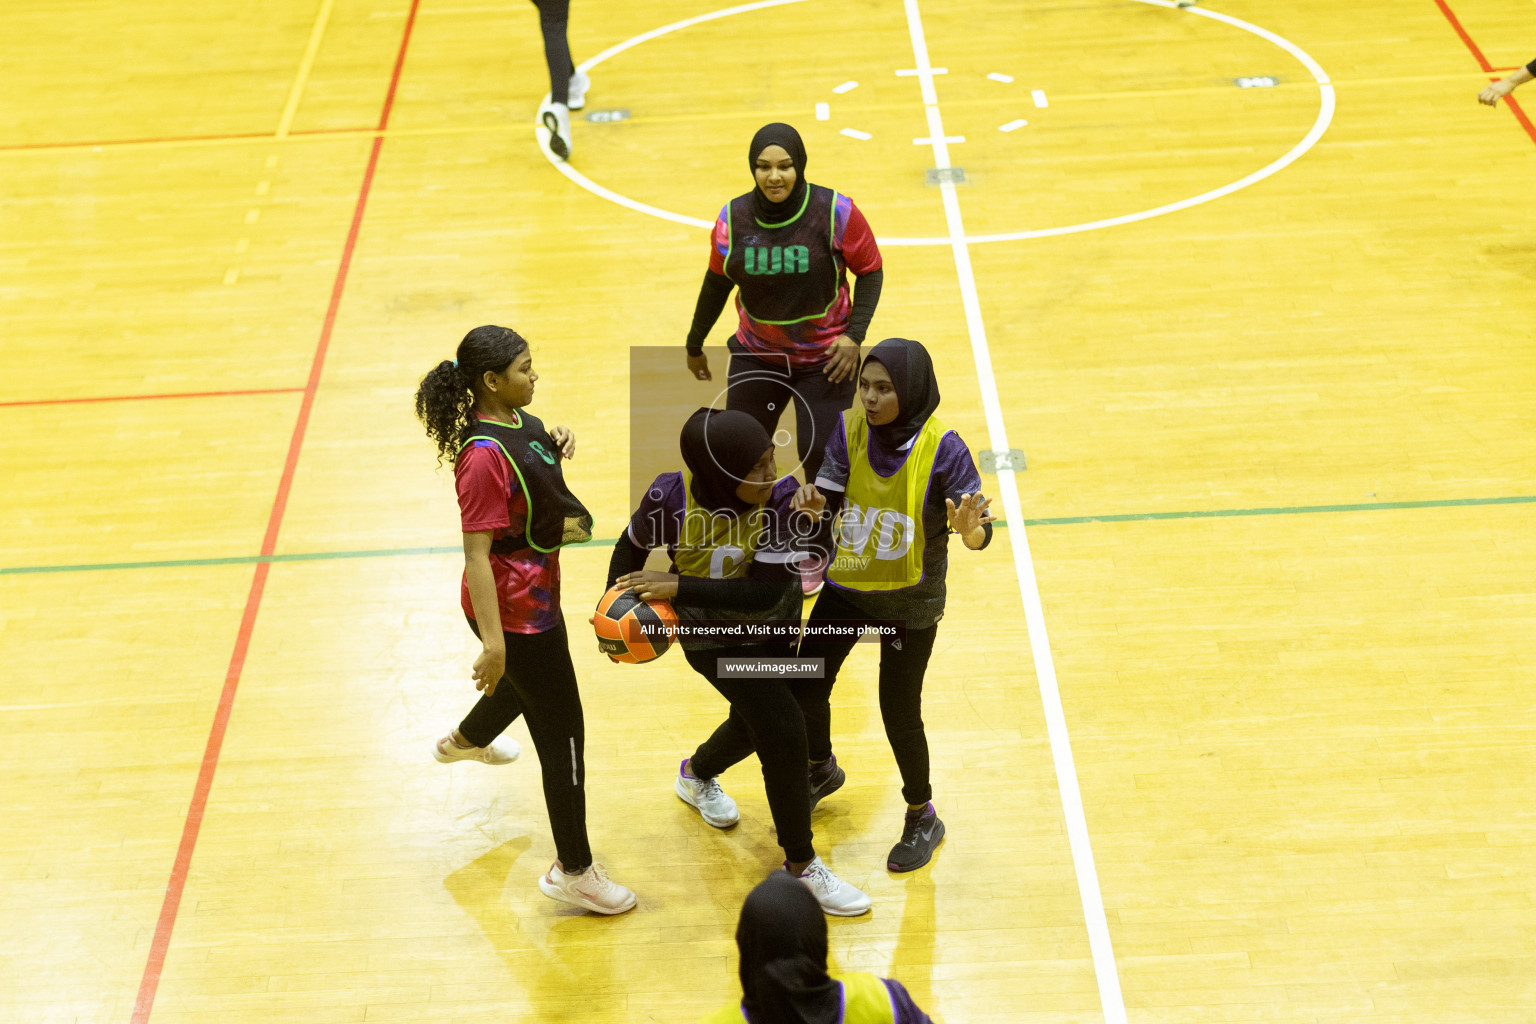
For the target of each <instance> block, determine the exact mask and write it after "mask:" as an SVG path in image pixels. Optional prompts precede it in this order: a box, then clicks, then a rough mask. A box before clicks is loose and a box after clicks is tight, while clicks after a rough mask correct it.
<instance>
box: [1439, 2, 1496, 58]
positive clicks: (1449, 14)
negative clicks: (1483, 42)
mask: <svg viewBox="0 0 1536 1024" xmlns="http://www.w3.org/2000/svg"><path fill="white" fill-rule="evenodd" d="M1435 6H1437V7H1439V8H1440V13H1441V14H1443V15H1445V20H1446V21H1449V22H1450V23H1451V28H1453V29H1455V30H1456V34H1457V35H1459V36H1461V41H1462V42H1464V43H1466V44H1467V49H1469V50H1471V51H1472V56H1473V57H1476V58H1477V65H1478V67H1480V68H1482V69H1483V70H1484V71H1486V72H1490V73H1491V72H1492V71H1493V65H1492V64H1489V63H1488V58H1487V57H1484V56H1483V51H1482V50H1479V49H1478V48H1477V44H1476V43H1474V42H1473V41H1472V37H1471V36H1469V35H1467V30H1466V29H1464V28H1462V27H1461V19H1459V18H1457V17H1456V12H1455V11H1452V10H1451V8H1450V5H1449V4H1447V3H1446V2H1445V0H1435Z"/></svg>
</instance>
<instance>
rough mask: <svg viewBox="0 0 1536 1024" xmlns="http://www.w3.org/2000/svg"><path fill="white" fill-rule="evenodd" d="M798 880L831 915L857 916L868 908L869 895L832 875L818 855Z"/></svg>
mask: <svg viewBox="0 0 1536 1024" xmlns="http://www.w3.org/2000/svg"><path fill="white" fill-rule="evenodd" d="M788 866H789V865H788V864H786V865H785V867H788ZM800 881H802V882H804V883H805V887H806V888H807V889H809V890H811V895H812V896H815V897H816V902H817V903H820V904H821V909H822V910H824V911H825V912H826V913H828V914H831V915H832V916H833V917H858V916H859V915H860V914H863V913H866V912H868V910H869V897H868V896H867V895H865V894H864V893H863V892H861V891H860V890H858V889H855V888H854V887H853V886H851V885H849V884H848V883H847V882H845V881H843V880H842V879H841V878H838V877H837V876H836V875H834V874H833V873H832V869H831V868H829V867H827V866H826V865H825V864H823V863H822V862H821V858H820V857H817V858H816V859H815V860H813V861H811V862H810V864H808V865H806V868H805V870H804V871H803V872H801V874H800Z"/></svg>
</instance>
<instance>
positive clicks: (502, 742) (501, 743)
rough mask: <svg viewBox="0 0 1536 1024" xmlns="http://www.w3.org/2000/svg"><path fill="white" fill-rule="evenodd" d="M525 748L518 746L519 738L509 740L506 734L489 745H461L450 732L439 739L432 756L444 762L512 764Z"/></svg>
mask: <svg viewBox="0 0 1536 1024" xmlns="http://www.w3.org/2000/svg"><path fill="white" fill-rule="evenodd" d="M522 752H523V748H522V747H520V746H518V744H517V740H509V739H507V738H506V737H505V736H503V737H502V738H501V739H499V740H497V741H496V742H494V743H492V744H491V745H490V746H488V747H461V746H459V745H458V744H457V743H455V742H454V741H453V733H449V734H448V735H447V736H444V737H443V738H442V739H440V740H438V741H437V746H436V747H435V748H434V749H433V751H432V756H433V757H435V758H437V759H438V760H439V761H441V762H443V764H448V763H449V762H451V761H480V762H482V763H484V764H511V763H512V762H513V761H516V760H517V758H518V755H520V754H521V753H522Z"/></svg>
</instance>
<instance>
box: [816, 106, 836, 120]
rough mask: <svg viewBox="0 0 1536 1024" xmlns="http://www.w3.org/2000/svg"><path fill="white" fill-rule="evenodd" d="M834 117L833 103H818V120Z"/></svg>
mask: <svg viewBox="0 0 1536 1024" xmlns="http://www.w3.org/2000/svg"><path fill="white" fill-rule="evenodd" d="M831 119H832V105H831V104H830V103H818V104H816V120H818V121H829V120H831Z"/></svg>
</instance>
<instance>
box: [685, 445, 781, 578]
mask: <svg viewBox="0 0 1536 1024" xmlns="http://www.w3.org/2000/svg"><path fill="white" fill-rule="evenodd" d="M683 494H684V495H685V496H686V497H687V504H686V505H685V506H684V507H683V533H682V536H681V537H680V538H678V542H677V553H676V555H675V556H674V557H673V561H675V562H676V563H677V571H678V572H679V573H680V574H681V575H683V576H697V577H701V578H703V579H710V580H738V579H741V578H742V577H743V576H745V575H746V574H747V571H748V570H749V569H751V568H752V558H753V556H754V555H755V554H756V552H757V546H758V545H759V544H760V543H762V539H763V520H764V519H765V518H766V517H765V516H764V515H763V506H762V505H761V504H759V505H754V506H753V507H752V508H750V509H748V510H747V511H745V512H743V513H741V514H740V515H734V516H733V515H726V514H724V513H719V512H711V511H710V510H709V509H707V508H703V507H702V506H700V505H699V504H698V502H696V501H694V499H693V474H692V473H690V472H688V471H687V470H686V469H685V470H683Z"/></svg>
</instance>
